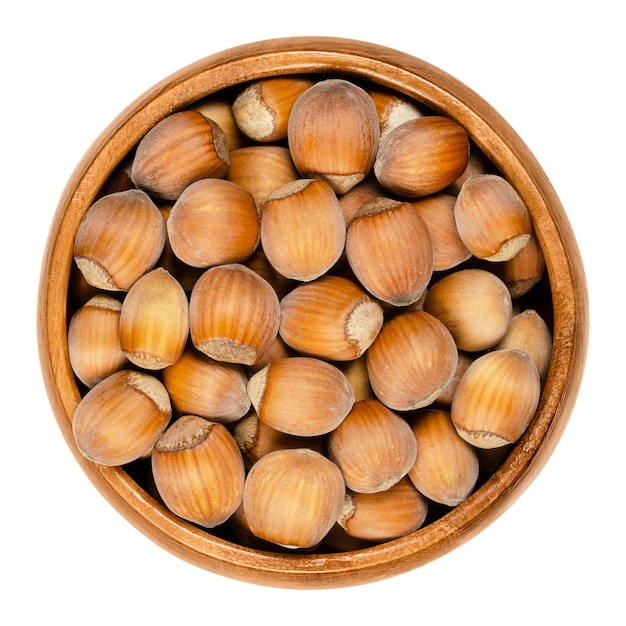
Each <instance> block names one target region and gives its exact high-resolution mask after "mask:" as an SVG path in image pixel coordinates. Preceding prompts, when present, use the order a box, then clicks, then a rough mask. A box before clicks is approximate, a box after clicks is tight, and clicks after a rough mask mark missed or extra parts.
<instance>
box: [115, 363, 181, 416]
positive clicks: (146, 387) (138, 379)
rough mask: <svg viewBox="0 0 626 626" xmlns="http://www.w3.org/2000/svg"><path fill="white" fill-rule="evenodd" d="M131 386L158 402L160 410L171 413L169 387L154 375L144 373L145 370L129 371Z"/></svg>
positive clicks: (129, 383)
mask: <svg viewBox="0 0 626 626" xmlns="http://www.w3.org/2000/svg"><path fill="white" fill-rule="evenodd" d="M126 380H127V383H128V386H129V387H132V388H133V389H136V390H137V391H139V392H141V393H143V394H144V395H145V396H147V397H148V398H150V400H152V401H153V402H154V404H156V406H157V407H158V409H159V411H162V412H164V413H170V412H171V410H172V405H171V402H170V396H169V394H168V393H167V389H166V388H165V387H164V386H163V384H162V383H161V381H159V380H158V379H157V378H155V377H154V376H150V375H148V374H144V373H143V372H132V371H131V372H129V374H128V377H127V379H126Z"/></svg>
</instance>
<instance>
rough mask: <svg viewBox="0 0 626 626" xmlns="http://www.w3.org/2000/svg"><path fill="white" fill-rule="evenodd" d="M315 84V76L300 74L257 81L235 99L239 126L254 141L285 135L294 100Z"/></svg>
mask: <svg viewBox="0 0 626 626" xmlns="http://www.w3.org/2000/svg"><path fill="white" fill-rule="evenodd" d="M312 85H313V80H311V79H308V78H303V77H300V76H272V77H269V78H263V79H259V80H256V81H254V82H253V83H251V84H249V85H248V86H247V87H245V88H244V89H243V90H242V91H241V92H240V93H239V94H238V95H237V97H236V98H235V100H234V102H233V107H232V108H233V115H234V117H235V121H236V122H237V126H238V128H239V129H240V130H241V131H242V132H243V133H244V134H245V135H246V136H247V137H249V138H250V139H252V140H254V141H259V142H263V143H266V142H270V141H277V140H279V139H285V138H286V137H287V125H288V123H289V115H290V113H291V109H292V107H293V104H294V102H295V101H296V100H297V99H298V97H299V96H300V95H301V94H302V93H304V92H305V91H306V90H307V89H308V88H309V87H311V86H312Z"/></svg>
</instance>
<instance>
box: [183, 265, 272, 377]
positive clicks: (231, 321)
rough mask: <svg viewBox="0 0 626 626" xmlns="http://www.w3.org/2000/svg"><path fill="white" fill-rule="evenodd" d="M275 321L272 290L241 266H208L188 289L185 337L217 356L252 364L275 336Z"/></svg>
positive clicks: (232, 361) (254, 274)
mask: <svg viewBox="0 0 626 626" xmlns="http://www.w3.org/2000/svg"><path fill="white" fill-rule="evenodd" d="M279 324H280V303H279V301H278V296H277V295H276V292H275V291H274V290H273V289H272V287H271V285H270V284H269V283H268V282H267V281H266V280H265V279H263V278H261V276H259V275H258V274H257V273H255V272H254V271H252V270H251V269H250V268H248V267H246V266H245V265H241V264H239V263H230V264H226V265H218V266H215V267H211V268H209V269H208V270H206V271H205V272H204V273H203V274H202V276H201V277H200V278H199V279H198V280H197V281H196V284H195V285H194V287H193V290H192V292H191V297H190V300H189V330H190V334H191V340H192V342H193V344H194V346H195V347H196V348H197V349H198V350H200V352H203V353H204V354H206V355H207V356H209V357H211V358H213V359H215V360H217V361H226V362H228V363H240V364H242V365H253V364H254V363H256V362H257V361H258V360H259V359H260V358H261V357H262V356H263V354H264V353H265V351H266V350H267V349H268V348H269V347H270V345H271V344H272V342H273V341H274V339H275V338H276V336H277V335H278V326H279Z"/></svg>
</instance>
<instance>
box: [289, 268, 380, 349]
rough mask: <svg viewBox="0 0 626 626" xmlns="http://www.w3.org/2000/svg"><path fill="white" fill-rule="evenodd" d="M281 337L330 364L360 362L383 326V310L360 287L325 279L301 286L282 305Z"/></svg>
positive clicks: (344, 280) (341, 281)
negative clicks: (357, 360) (355, 360)
mask: <svg viewBox="0 0 626 626" xmlns="http://www.w3.org/2000/svg"><path fill="white" fill-rule="evenodd" d="M280 310H281V321H280V328H279V331H278V332H279V333H280V336H281V337H282V339H283V340H284V341H285V343H286V344H287V345H289V346H290V347H291V348H293V349H295V350H297V351H298V352H300V353H302V354H308V355H310V356H317V357H321V358H325V359H328V360H331V361H333V360H334V361H347V360H351V359H356V358H359V357H360V356H361V355H362V354H363V353H364V352H365V351H366V350H367V348H369V347H370V345H371V344H372V342H373V341H374V339H375V338H376V336H377V335H378V332H379V331H380V329H381V327H382V325H383V310H382V307H381V306H380V305H379V304H378V302H376V301H375V300H373V299H372V298H371V297H370V296H369V294H367V293H366V292H365V291H363V289H361V287H360V286H358V285H357V284H356V283H354V282H353V281H351V280H349V279H347V278H343V277H340V276H332V275H325V276H322V277H321V278H318V279H317V280H315V281H313V282H310V283H306V284H304V285H300V286H299V287H296V288H295V289H294V290H293V291H291V292H290V293H288V294H287V295H286V296H285V297H284V298H283V299H282V300H281V303H280Z"/></svg>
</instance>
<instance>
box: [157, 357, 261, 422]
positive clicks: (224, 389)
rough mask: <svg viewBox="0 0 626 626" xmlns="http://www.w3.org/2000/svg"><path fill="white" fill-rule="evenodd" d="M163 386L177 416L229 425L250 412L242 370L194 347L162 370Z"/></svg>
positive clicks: (245, 377) (244, 375)
mask: <svg viewBox="0 0 626 626" xmlns="http://www.w3.org/2000/svg"><path fill="white" fill-rule="evenodd" d="M163 384H164V385H165V388H166V389H167V392H168V393H169V395H170V398H171V401H172V405H173V406H174V408H175V409H176V410H177V411H178V413H179V414H180V415H183V414H189V415H198V416H199V417H204V418H205V419H208V420H211V421H214V422H221V423H222V424H229V423H231V422H235V421H236V420H238V419H240V418H242V417H243V416H244V415H245V414H246V413H247V412H248V410H249V409H250V399H249V398H248V393H247V391H246V386H247V384H248V378H247V376H246V374H245V372H244V369H243V367H242V366H241V365H238V364H236V363H222V362H219V361H214V360H213V359H210V358H209V357H208V356H206V355H205V354H202V353H201V352H199V351H198V350H196V349H194V348H193V347H188V348H187V349H186V350H185V352H184V353H183V355H182V356H181V357H180V358H179V359H178V360H177V361H176V363H174V364H172V365H170V366H168V367H166V368H165V369H164V370H163Z"/></svg>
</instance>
